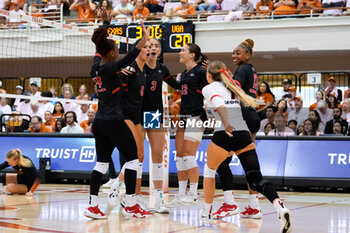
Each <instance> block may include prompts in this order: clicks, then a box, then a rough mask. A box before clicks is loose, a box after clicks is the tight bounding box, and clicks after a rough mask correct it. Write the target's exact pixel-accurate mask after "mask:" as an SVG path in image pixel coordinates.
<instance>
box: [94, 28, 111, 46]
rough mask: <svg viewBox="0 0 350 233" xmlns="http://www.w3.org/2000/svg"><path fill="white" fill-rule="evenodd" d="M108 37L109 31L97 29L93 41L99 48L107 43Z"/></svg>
mask: <svg viewBox="0 0 350 233" xmlns="http://www.w3.org/2000/svg"><path fill="white" fill-rule="evenodd" d="M108 36H109V35H108V33H107V29H106V28H104V27H99V28H96V29H95V31H94V34H93V35H92V37H91V40H92V42H94V43H95V45H96V46H99V45H102V44H104V43H106V41H107V38H108Z"/></svg>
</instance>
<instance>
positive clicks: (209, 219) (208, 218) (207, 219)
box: [198, 209, 213, 224]
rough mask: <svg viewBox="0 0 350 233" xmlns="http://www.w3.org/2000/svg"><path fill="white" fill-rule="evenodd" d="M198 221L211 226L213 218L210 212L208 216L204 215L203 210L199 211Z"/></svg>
mask: <svg viewBox="0 0 350 233" xmlns="http://www.w3.org/2000/svg"><path fill="white" fill-rule="evenodd" d="M198 217H199V219H200V220H201V221H202V223H203V224H211V223H213V216H212V214H211V210H210V212H209V213H208V214H205V213H204V209H201V210H200V211H199V215H198Z"/></svg>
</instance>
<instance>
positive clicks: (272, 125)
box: [264, 123, 275, 136]
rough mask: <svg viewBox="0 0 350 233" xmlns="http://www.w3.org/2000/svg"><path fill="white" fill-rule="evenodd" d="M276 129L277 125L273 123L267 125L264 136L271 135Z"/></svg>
mask: <svg viewBox="0 0 350 233" xmlns="http://www.w3.org/2000/svg"><path fill="white" fill-rule="evenodd" d="M274 129H275V124H273V123H267V124H266V125H265V127H264V134H265V136H267V135H269V133H270V132H271V131H272V130H274Z"/></svg>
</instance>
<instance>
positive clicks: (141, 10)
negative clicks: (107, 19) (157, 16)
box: [132, 0, 150, 20]
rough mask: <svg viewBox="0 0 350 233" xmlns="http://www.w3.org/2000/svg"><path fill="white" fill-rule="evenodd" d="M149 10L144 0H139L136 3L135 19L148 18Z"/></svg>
mask: <svg viewBox="0 0 350 233" xmlns="http://www.w3.org/2000/svg"><path fill="white" fill-rule="evenodd" d="M149 15H150V13H149V10H148V8H147V7H145V6H144V3H143V0H137V1H136V5H135V10H134V13H133V14H132V16H133V17H134V19H144V20H147V16H149Z"/></svg>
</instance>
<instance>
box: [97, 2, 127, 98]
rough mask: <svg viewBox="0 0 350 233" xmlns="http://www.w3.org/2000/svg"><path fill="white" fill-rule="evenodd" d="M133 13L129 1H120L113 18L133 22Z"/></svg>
mask: <svg viewBox="0 0 350 233" xmlns="http://www.w3.org/2000/svg"><path fill="white" fill-rule="evenodd" d="M133 11H134V6H133V5H132V4H131V3H128V0H120V3H119V4H118V5H117V6H116V7H114V8H113V12H112V14H111V16H112V17H115V18H116V19H119V18H125V19H123V20H121V19H120V20H119V21H116V22H131V18H130V17H131V16H132V12H133ZM127 17H129V18H127ZM116 22H115V20H114V19H113V20H112V23H116ZM94 94H95V93H94ZM91 97H92V96H91ZM91 100H92V99H91Z"/></svg>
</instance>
